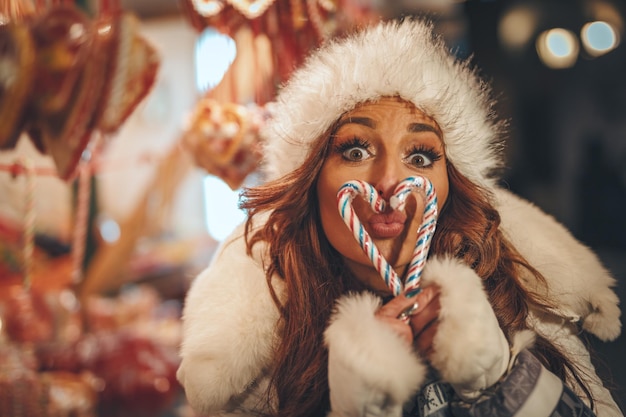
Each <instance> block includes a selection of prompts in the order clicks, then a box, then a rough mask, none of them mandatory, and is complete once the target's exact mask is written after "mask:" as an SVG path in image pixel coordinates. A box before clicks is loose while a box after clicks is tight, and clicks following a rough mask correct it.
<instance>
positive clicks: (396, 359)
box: [324, 293, 426, 408]
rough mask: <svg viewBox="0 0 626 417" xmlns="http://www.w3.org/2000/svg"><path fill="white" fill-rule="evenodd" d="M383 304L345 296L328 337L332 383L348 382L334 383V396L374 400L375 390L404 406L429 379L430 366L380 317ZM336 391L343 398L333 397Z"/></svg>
mask: <svg viewBox="0 0 626 417" xmlns="http://www.w3.org/2000/svg"><path fill="white" fill-rule="evenodd" d="M380 306H381V300H380V299H379V298H378V297H376V296H374V295H372V294H370V293H363V294H355V295H348V296H344V297H342V298H341V299H339V301H338V302H337V305H336V310H335V312H334V314H333V316H332V318H331V323H330V325H329V326H328V328H327V329H326V332H325V333H324V337H325V342H326V345H327V346H328V351H329V378H330V381H332V380H333V378H336V379H337V380H339V379H343V383H341V384H332V385H331V398H339V397H342V398H339V401H340V402H344V403H345V402H346V401H350V399H349V398H347V397H349V396H350V397H357V398H355V400H356V401H358V400H359V398H358V397H360V401H363V395H365V397H366V398H367V397H369V398H373V394H372V392H373V393H382V394H384V395H383V398H384V397H386V398H390V399H391V400H392V401H393V402H394V403H395V404H400V405H402V404H404V402H406V401H407V400H408V399H409V398H410V396H411V395H412V394H413V393H415V391H417V389H418V388H419V387H420V385H421V384H422V382H423V381H424V379H425V376H426V366H425V365H424V364H422V362H421V361H420V359H419V358H418V357H417V356H416V355H415V353H414V352H413V349H412V347H411V346H409V345H408V344H407V343H406V341H405V340H403V339H402V338H400V337H399V336H398V335H397V334H396V333H395V332H394V331H393V330H392V329H390V328H389V326H387V325H386V324H385V323H382V322H380V321H379V320H378V319H377V318H376V317H375V316H374V313H375V312H376V310H378V308H380ZM340 375H341V376H343V375H345V376H346V378H342V377H340ZM337 385H339V386H337ZM361 387H363V388H361ZM336 389H338V390H340V391H341V395H339V394H338V393H337V392H335V393H333V390H336ZM363 391H366V392H365V393H363ZM348 392H349V394H348ZM333 408H334V405H333Z"/></svg>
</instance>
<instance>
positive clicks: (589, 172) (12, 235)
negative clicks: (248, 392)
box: [0, 0, 626, 417]
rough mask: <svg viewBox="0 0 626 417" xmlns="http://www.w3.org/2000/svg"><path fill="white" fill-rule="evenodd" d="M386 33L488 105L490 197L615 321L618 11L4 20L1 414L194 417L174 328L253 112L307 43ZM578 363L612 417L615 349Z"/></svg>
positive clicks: (402, 4)
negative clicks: (513, 211)
mask: <svg viewBox="0 0 626 417" xmlns="http://www.w3.org/2000/svg"><path fill="white" fill-rule="evenodd" d="M403 15H427V16H429V17H430V18H432V19H433V20H434V22H435V24H436V26H437V29H438V31H440V32H441V33H442V34H443V35H444V37H445V39H446V41H447V42H448V44H449V46H450V48H451V49H452V50H453V51H454V52H455V53H456V54H457V55H458V56H459V57H461V58H471V59H472V61H473V62H474V64H475V65H476V66H477V67H478V68H479V69H480V74H481V76H482V77H483V78H484V79H485V80H487V81H488V82H490V83H491V84H492V86H493V91H494V96H495V98H496V99H497V111H498V112H499V113H500V115H501V116H502V117H503V118H505V119H507V120H508V125H509V128H508V136H507V140H506V157H507V167H506V169H505V170H504V172H503V185H505V186H507V187H509V188H510V189H511V190H513V191H514V192H516V193H518V194H519V195H521V196H523V197H525V198H526V199H528V200H530V201H532V202H533V203H535V204H536V205H537V206H539V207H540V208H542V209H543V210H544V211H546V212H547V213H549V214H551V215H552V216H554V217H555V218H556V219H557V220H559V221H560V222H562V223H563V224H564V225H565V226H567V227H568V228H569V229H570V230H571V232H572V233H573V235H574V236H575V237H577V238H578V239H579V240H581V241H582V242H583V243H584V244H586V245H587V246H590V247H591V248H593V249H594V250H595V251H596V252H597V254H598V255H599V257H600V259H601V260H602V261H603V262H604V264H605V265H606V267H607V268H608V269H609V270H610V271H611V272H612V274H613V276H614V277H615V278H616V280H617V284H618V285H617V287H616V292H617V293H618V296H619V297H620V299H621V300H625V299H626V290H625V289H624V287H625V286H626V284H625V283H626V117H624V116H625V115H626V82H625V81H624V74H626V45H624V36H626V30H625V27H624V24H625V19H626V4H624V2H623V1H618V0H521V1H497V0H493V1H487V0H482V1H451V0H398V1H383V0H317V1H315V0H308V1H304V0H302V1H296V0H291V1H288V0H287V1H286V0H258V1H249V0H248V1H235V0H231V1H219V0H119V1H116V0H82V1H81V0H77V1H63V0H58V1H51V0H39V1H37V0H33V1H30V0H29V1H26V0H1V5H0V39H1V40H2V41H3V42H4V43H3V44H4V45H5V48H4V50H0V54H2V58H1V59H0V63H2V65H3V66H2V70H0V84H2V89H0V91H1V92H2V96H1V97H0V120H1V123H0V125H2V126H5V128H3V129H0V238H1V239H0V294H1V295H0V387H2V388H0V415H3V416H4V415H15V414H12V413H13V412H14V411H15V410H17V409H18V408H19V407H20V406H22V405H21V404H19V403H20V398H22V397H23V398H24V399H26V398H30V397H32V395H34V394H33V393H38V394H37V395H39V396H40V398H42V399H45V401H43V400H42V401H43V402H42V403H45V404H47V405H46V407H48V408H49V409H50V407H56V409H58V410H61V411H59V413H61V414H55V415H80V416H83V415H84V416H91V415H107V416H126V415H128V416H130V415H133V416H142V415H146V416H189V417H192V416H194V414H193V412H192V411H191V410H190V409H189V407H187V405H186V404H185V401H184V398H183V397H182V396H181V392H180V388H179V387H178V386H177V385H176V381H175V379H174V374H173V372H174V371H175V369H176V366H177V358H176V349H177V346H178V343H179V338H180V322H179V317H180V309H181V305H182V301H183V299H184V296H185V293H186V291H187V289H188V288H189V285H190V283H191V281H192V280H193V278H194V276H195V275H196V274H197V273H198V272H199V271H200V270H202V269H203V268H204V267H206V265H207V264H208V262H209V261H210V259H211V256H212V254H213V253H214V251H215V249H216V247H217V245H219V243H220V242H221V241H222V240H223V239H224V238H225V236H226V235H227V234H228V233H229V232H230V231H231V230H232V228H233V227H235V225H236V224H238V223H240V222H241V221H242V220H243V219H244V213H243V212H241V211H240V210H239V209H238V207H237V201H238V194H239V191H240V190H241V187H243V186H247V185H254V184H256V183H258V182H259V181H262V178H260V176H259V173H258V172H257V162H258V161H259V157H260V151H259V138H258V134H257V133H258V129H259V127H260V126H261V125H262V124H263V122H264V120H265V119H266V117H267V111H266V108H265V107H266V104H267V103H268V102H271V100H272V98H273V97H274V94H275V93H276V91H277V89H278V88H279V86H280V84H281V83H282V82H284V81H285V80H286V79H288V77H289V74H290V73H291V71H292V70H293V68H295V67H296V66H297V65H299V64H300V63H301V62H302V59H303V57H304V56H305V55H306V53H307V52H308V51H310V50H311V49H312V48H315V47H316V46H317V45H319V43H320V42H322V41H323V40H324V39H327V38H329V37H331V36H334V35H338V34H341V33H342V32H344V31H346V30H350V29H351V28H352V27H354V26H355V25H363V24H367V23H368V22H371V21H375V20H378V19H381V18H383V19H387V18H394V17H398V16H403ZM27 32H28V33H30V34H31V37H32V39H31V40H28V39H26V38H27V36H26V33H27ZM29 39H30V38H29ZM18 69H19V70H18ZM3 71H4V72H3ZM11 71H13V72H11ZM7 74H8V75H7ZM11 77H13V78H11ZM8 79H11V80H14V79H17V80H18V82H16V83H13V84H10V83H8V82H7V81H6V80H8ZM80 91H87V92H90V94H80V93H79V92H80ZM114 92H116V93H114ZM9 104H10V105H9ZM15 109H17V111H15ZM623 305H624V304H623V303H622V311H624V308H623ZM34 323H37V325H34ZM589 343H590V344H591V346H592V347H593V348H594V350H595V356H594V361H595V363H596V364H597V367H598V371H599V373H600V374H601V375H603V376H604V377H605V378H606V379H607V380H608V381H610V383H611V384H612V385H611V388H612V390H613V392H614V394H615V397H616V398H617V399H618V401H619V403H620V406H621V407H622V409H624V406H625V405H626V358H625V355H624V352H626V336H624V335H622V336H620V337H619V338H618V339H617V340H616V341H613V342H609V343H602V342H600V341H599V340H597V339H595V338H593V337H590V338H589ZM18 346H19V348H18ZM24 346H28V349H24V348H23V347H24ZM146 352H149V355H148V356H149V358H150V360H145V358H146ZM142 358H143V359H142ZM155 364H156V365H155ZM157 365H158V366H157ZM123 370H124V371H128V372H126V373H123V372H122V371H123ZM129 372H130V373H129ZM8 375H11V377H10V378H9V377H8ZM16 375H17V376H16ZM15 381H19V384H17V385H16V383H15ZM122 381H125V382H122ZM129 381H130V382H129ZM51 386H54V387H56V388H57V389H58V390H60V391H59V392H63V393H64V394H65V395H66V397H65V399H66V401H65V402H63V401H60V400H58V399H51V398H50V395H49V389H50V387H51ZM9 387H13V388H11V390H12V391H10V392H12V393H13V397H9V398H8V399H7V398H6V396H5V397H3V394H1V393H2V392H9V391H7V390H8V389H9ZM15 387H18V388H15ZM5 388H6V390H5ZM20 396H22V397H20ZM79 404H80V405H79ZM111 404H115V406H113V405H111ZM16 407H17V408H16ZM33 407H35V406H33ZM41 407H43V406H41ZM41 407H40V408H39V409H37V408H33V410H31V414H27V415H32V416H37V415H49V414H46V412H45V411H43V408H41ZM63 413H65V414H63ZM71 413H74V414H71ZM81 413H82V414H81Z"/></svg>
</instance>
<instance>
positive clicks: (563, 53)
mask: <svg viewBox="0 0 626 417" xmlns="http://www.w3.org/2000/svg"><path fill="white" fill-rule="evenodd" d="M536 47H537V53H538V54H539V58H540V59H541V62H543V63H544V65H546V66H548V67H550V68H554V69H561V68H569V67H571V66H573V65H574V64H575V63H576V60H577V59H578V52H579V49H580V47H579V45H578V40H577V39H576V36H574V34H573V33H572V32H570V31H569V30H566V29H562V28H555V29H550V30H547V31H545V32H542V33H541V34H540V35H539V37H538V38H537V43H536Z"/></svg>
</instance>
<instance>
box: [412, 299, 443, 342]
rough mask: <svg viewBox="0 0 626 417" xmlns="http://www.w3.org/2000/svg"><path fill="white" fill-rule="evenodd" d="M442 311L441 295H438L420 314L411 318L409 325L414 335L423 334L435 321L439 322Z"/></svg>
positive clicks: (423, 307)
mask: <svg viewBox="0 0 626 417" xmlns="http://www.w3.org/2000/svg"><path fill="white" fill-rule="evenodd" d="M440 309H441V306H440V304H439V294H437V295H435V296H434V297H433V298H432V299H431V300H430V302H429V303H428V304H427V305H425V306H422V308H421V310H420V312H419V314H414V315H413V316H411V318H410V323H409V324H410V325H411V329H413V333H414V334H416V335H417V334H419V333H421V332H422V331H423V330H424V329H425V328H426V327H427V326H428V325H429V324H430V323H431V322H432V321H433V320H437V319H438V318H439V311H440Z"/></svg>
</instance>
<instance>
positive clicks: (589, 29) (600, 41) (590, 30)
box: [580, 21, 619, 57]
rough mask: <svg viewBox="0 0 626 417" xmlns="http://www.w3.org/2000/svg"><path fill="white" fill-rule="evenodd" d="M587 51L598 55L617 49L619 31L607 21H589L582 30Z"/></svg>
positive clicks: (595, 55)
mask: <svg viewBox="0 0 626 417" xmlns="http://www.w3.org/2000/svg"><path fill="white" fill-rule="evenodd" d="M580 38H581V39H582V44H583V46H584V48H585V51H586V52H587V53H588V54H589V55H591V56H593V57H597V56H600V55H604V54H606V53H607V52H610V51H612V50H613V49H615V48H616V47H617V45H618V43H619V39H618V37H617V31H616V30H615V28H613V26H611V25H610V24H609V23H607V22H602V21H597V22H591V23H587V24H586V25H585V26H583V28H582V30H581V31H580Z"/></svg>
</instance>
